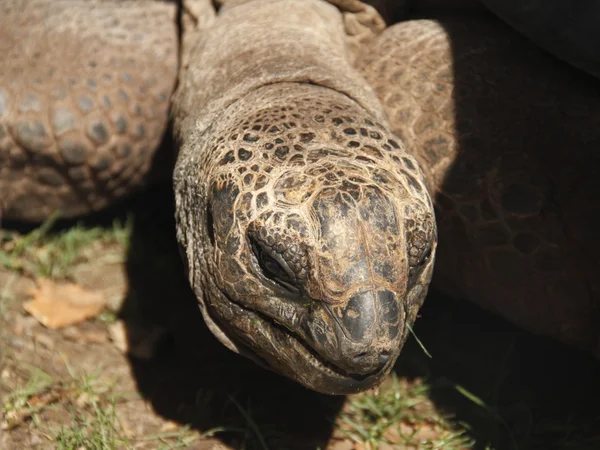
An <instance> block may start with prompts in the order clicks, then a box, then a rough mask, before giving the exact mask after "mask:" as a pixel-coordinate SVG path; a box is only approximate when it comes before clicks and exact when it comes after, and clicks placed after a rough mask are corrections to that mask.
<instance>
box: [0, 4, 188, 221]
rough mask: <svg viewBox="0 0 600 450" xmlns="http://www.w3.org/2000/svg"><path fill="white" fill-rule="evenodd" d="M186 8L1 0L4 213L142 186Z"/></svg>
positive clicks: (79, 206)
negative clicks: (180, 11) (179, 16)
mask: <svg viewBox="0 0 600 450" xmlns="http://www.w3.org/2000/svg"><path fill="white" fill-rule="evenodd" d="M175 12H176V11H175V5H172V4H167V3H163V2H151V1H145V2H143V3H142V2H139V1H128V2H119V1H108V0H103V1H98V0H96V1H94V0H92V1H72V0H55V1H47V0H37V1H36V0H10V1H3V2H0V54H1V55H2V65H1V66H0V218H1V217H4V218H13V219H19V220H43V219H44V218H45V217H48V216H49V215H50V214H51V213H53V212H54V211H56V210H60V211H61V213H62V215H63V217H68V216H76V215H82V214H86V213H89V212H91V211H96V210H98V209H101V208H103V207H105V206H107V205H109V204H111V203H113V202H115V200H118V199H119V198H122V197H124V196H126V195H129V194H131V193H132V192H134V191H135V190H137V189H139V188H140V187H141V186H143V184H144V182H145V180H146V177H147V175H148V172H149V170H150V167H151V163H152V159H153V155H154V154H155V152H156V150H157V148H158V145H159V143H160V141H161V139H162V136H163V133H164V130H165V128H166V125H167V120H166V118H167V113H168V107H169V98H170V94H171V91H172V89H173V85H174V83H175V77H176V75H177V29H176V24H175Z"/></svg>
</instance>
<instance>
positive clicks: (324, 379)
mask: <svg viewBox="0 0 600 450" xmlns="http://www.w3.org/2000/svg"><path fill="white" fill-rule="evenodd" d="M221 292H222V293H223V296H224V297H225V298H226V299H227V300H228V301H229V302H231V303H233V304H235V305H236V307H238V308H240V310H241V313H242V314H245V315H247V316H249V317H250V319H251V322H252V323H254V324H255V326H260V327H265V328H267V329H268V330H269V331H270V333H269V334H270V336H271V338H272V339H273V341H274V342H271V343H270V344H271V345H270V347H271V348H274V347H277V348H280V349H286V350H294V351H295V352H296V354H297V355H298V356H299V357H300V359H302V360H303V361H302V364H300V365H299V367H298V368H294V367H293V366H292V365H290V364H286V361H289V360H290V359H288V358H275V357H273V356H271V355H269V354H268V352H267V351H264V352H260V351H257V350H256V348H255V347H252V346H251V345H248V341H247V340H246V339H244V338H243V337H242V336H240V335H239V334H238V332H237V330H236V328H237V327H235V326H232V325H231V324H228V323H223V321H221V320H216V322H217V323H218V326H219V328H221V330H222V331H223V332H225V334H226V335H227V337H228V338H229V339H231V340H232V341H233V342H234V343H235V344H236V346H237V347H238V348H239V350H240V354H241V355H243V356H245V357H247V358H249V359H252V360H253V361H254V362H256V363H257V364H258V365H260V366H262V367H264V368H266V369H269V370H272V371H274V372H277V373H280V374H283V375H286V376H288V377H290V378H292V379H294V380H296V381H298V382H299V383H301V384H303V385H305V386H306V387H308V388H310V389H313V390H316V391H319V392H322V393H326V394H348V393H353V392H359V391H363V390H366V389H369V388H371V387H373V386H375V385H377V384H378V383H379V382H380V381H381V380H382V379H383V377H384V376H385V375H387V373H388V372H389V371H390V370H391V367H392V366H393V364H394V359H392V360H390V362H389V363H388V364H385V365H384V366H382V367H380V368H379V369H377V370H374V371H372V372H369V373H366V374H353V373H349V372H347V371H345V370H343V369H342V368H340V367H338V366H337V365H335V364H333V363H332V362H330V361H329V360H327V359H326V358H324V357H323V356H322V355H321V354H319V353H318V352H317V351H316V350H315V349H314V348H312V346H311V345H310V344H309V343H308V342H307V341H306V340H305V339H302V338H301V337H300V336H299V335H298V334H297V333H295V332H294V331H292V330H290V329H288V328H286V327H284V326H283V325H280V324H279V323H277V322H276V321H275V320H274V319H272V318H271V317H269V316H267V315H265V314H263V313H261V312H260V311H257V310H255V309H251V308H248V307H245V306H242V305H240V304H239V303H238V302H236V301H235V300H233V299H232V298H231V297H230V296H229V295H227V293H225V292H223V291H221ZM212 319H213V320H214V319H216V318H214V317H212ZM298 359H299V358H295V359H293V361H295V362H298ZM305 369H309V370H310V371H311V372H312V373H306V374H304V373H301V371H302V370H305ZM309 379H310V380H311V381H309ZM317 379H318V380H317Z"/></svg>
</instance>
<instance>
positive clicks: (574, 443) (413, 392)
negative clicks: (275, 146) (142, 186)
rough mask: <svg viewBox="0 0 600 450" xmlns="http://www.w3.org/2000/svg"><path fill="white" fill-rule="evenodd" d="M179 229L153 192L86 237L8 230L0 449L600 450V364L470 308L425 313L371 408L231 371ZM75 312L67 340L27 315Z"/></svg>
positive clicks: (369, 401)
mask: <svg viewBox="0 0 600 450" xmlns="http://www.w3.org/2000/svg"><path fill="white" fill-rule="evenodd" d="M172 217H173V214H172V201H171V195H170V190H169V188H168V187H161V186H159V187H156V188H154V189H151V190H150V191H149V192H147V193H145V194H143V195H140V196H138V197H136V198H135V199H134V200H132V201H129V202H127V203H126V204H125V205H121V206H120V207H118V208H115V209H113V210H111V211H108V212H105V213H103V214H101V215H98V216H96V217H91V218H89V219H86V221H85V223H74V222H63V223H61V222H52V221H50V222H48V223H46V224H45V226H43V227H42V228H36V229H32V228H30V229H24V228H23V227H22V226H16V225H15V224H5V228H4V229H0V315H1V319H0V320H2V330H3V334H2V339H3V345H2V348H3V357H2V358H3V364H2V371H1V374H0V376H1V378H0V380H1V394H2V405H3V410H4V411H3V417H2V420H1V427H2V430H1V431H0V433H2V434H0V447H1V448H6V449H15V450H18V449H47V448H48V449H50V448H57V449H74V450H79V449H117V448H119V449H121V448H123V449H171V448H173V449H175V448H181V449H196V450H200V449H206V450H208V449H213V450H222V449H248V450H251V449H260V450H265V449H275V450H281V449H322V450H326V449H327V450H353V449H356V450H358V449H361V450H363V449H364V450H367V449H376V448H378V449H380V450H389V449H450V450H452V449H471V448H477V449H488V448H489V449H492V448H493V449H551V448H556V449H558V448H561V449H562V448H570V449H597V448H600V412H599V408H598V405H597V403H598V399H600V395H599V394H600V384H599V383H598V380H599V379H600V365H599V364H598V362H597V361H595V360H594V359H592V358H591V357H588V356H587V355H583V354H580V353H578V352H576V351H573V350H571V349H567V348H565V347H563V346H561V345H559V344H557V343H554V342H550V341H547V340H545V339H541V338H535V337H533V336H530V335H528V334H527V333H525V332H522V331H520V330H517V329H516V328H514V327H512V326H511V325H509V324H508V323H506V322H505V321H503V320H501V319H499V318H496V317H494V316H492V315H490V314H487V313H485V312H483V311H481V310H479V309H477V308H476V307H475V306H472V305H470V304H469V303H468V302H466V301H463V300H460V299H449V298H447V297H444V296H442V295H439V294H435V293H433V294H431V295H430V296H429V298H428V300H427V302H426V305H425V307H424V308H423V309H422V311H421V317H420V318H419V319H418V321H417V324H416V326H415V329H414V335H413V336H412V337H411V339H410V341H409V342H408V343H407V345H406V347H405V349H404V351H403V353H402V355H401V357H400V359H399V360H398V363H397V365H396V368H395V371H394V373H393V374H392V376H391V377H390V379H389V380H388V381H386V382H385V383H384V385H383V386H382V387H381V388H380V389H379V390H377V391H371V392H367V393H364V394H360V395H355V396H350V397H347V398H344V397H331V396H325V395H319V394H316V393H313V392H310V391H307V390H306V389H304V388H302V387H301V386H299V385H297V384H294V383H292V382H290V381H288V380H286V379H284V378H282V377H280V376H278V375H276V374H273V373H270V372H268V371H266V370H263V369H261V368H259V367H258V366H256V365H255V364H253V363H252V362H250V361H247V360H246V359H244V358H242V357H240V356H238V355H235V354H233V353H232V352H230V351H228V350H227V349H225V348H224V347H223V346H222V345H221V344H220V343H219V342H217V340H216V339H215V338H214V337H212V335H211V334H210V333H209V332H208V330H207V329H206V327H205V325H204V323H203V321H202V318H201V317H200V313H199V311H198V308H197V306H196V303H195V300H194V297H193V295H192V294H191V292H190V290H189V288H188V286H187V283H186V280H185V279H184V277H183V269H182V267H181V264H180V262H179V259H178V252H177V247H176V244H175V239H174V231H173V230H174V225H173V220H172ZM15 227H16V228H15ZM57 289H58V290H59V291H57ZM65 289H66V290H65ZM69 295H71V296H73V297H74V298H76V299H78V300H79V301H82V299H90V302H91V303H90V304H92V303H93V302H92V300H93V299H98V298H100V299H103V301H104V303H103V304H105V305H106V309H104V310H103V312H101V313H98V312H97V311H95V312H94V313H92V314H90V315H91V316H92V317H91V318H90V319H89V320H87V321H83V322H79V323H76V324H74V325H71V326H66V327H63V328H59V329H50V328H48V327H46V326H44V325H43V324H42V323H40V321H39V315H37V316H36V315H35V314H34V315H33V316H32V315H30V314H29V313H28V312H27V311H30V312H32V311H33V310H32V308H33V306H32V303H30V302H31V301H32V299H33V300H35V301H37V302H38V303H34V306H35V305H36V304H37V305H38V306H37V308H38V309H39V308H40V306H39V305H40V304H42V303H43V302H44V301H46V302H47V303H46V305H50V310H49V311H48V315H49V316H52V312H53V311H52V309H53V308H55V305H56V303H55V301H56V300H57V299H58V300H60V299H61V298H63V297H68V296H69ZM40 302H42V303H40ZM88 306H89V305H88ZM36 317H38V318H36ZM46 325H49V324H48V323H46ZM417 337H418V338H417Z"/></svg>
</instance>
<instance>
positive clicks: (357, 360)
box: [352, 352, 368, 364]
mask: <svg viewBox="0 0 600 450" xmlns="http://www.w3.org/2000/svg"><path fill="white" fill-rule="evenodd" d="M367 355H368V353H367V352H362V353H359V354H358V355H356V356H355V357H354V358H352V362H353V363H354V364H360V363H361V362H363V360H364V359H365V356H367Z"/></svg>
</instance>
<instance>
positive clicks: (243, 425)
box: [122, 186, 343, 449]
mask: <svg viewBox="0 0 600 450" xmlns="http://www.w3.org/2000/svg"><path fill="white" fill-rule="evenodd" d="M137 206H138V207H136V208H135V211H136V212H135V221H134V228H133V232H132V236H131V241H130V248H129V255H128V261H127V272H128V276H129V294H128V297H127V301H126V302H125V304H124V305H123V310H122V315H123V316H124V317H125V318H127V317H131V318H132V319H133V320H134V321H139V320H140V318H141V319H142V320H143V321H144V322H145V323H146V324H151V325H152V326H156V325H158V326H161V327H163V328H164V329H166V330H167V339H166V340H165V341H164V342H163V343H162V348H160V349H159V351H158V353H157V355H156V357H155V358H154V359H152V360H150V361H142V360H137V359H134V358H131V359H130V363H131V367H132V370H133V372H134V376H135V378H136V380H137V383H138V388H139V390H140V392H141V393H142V395H144V396H145V397H146V398H147V399H148V400H150V402H151V404H152V406H153V408H154V409H155V411H156V412H157V413H158V414H160V415H161V416H163V417H166V418H168V419H171V420H174V421H176V422H179V423H183V424H187V425H190V426H191V427H193V428H195V429H198V430H199V431H201V432H204V433H206V432H209V433H210V432H211V431H213V430H217V431H218V432H219V433H218V437H219V438H220V439H221V440H222V441H223V442H225V443H226V444H228V445H230V446H231V447H233V448H248V449H252V448H263V446H262V442H261V440H263V439H264V440H265V441H266V442H267V443H268V445H269V448H272V449H285V448H289V449H308V448H311V449H316V448H319V447H321V448H324V447H325V444H326V443H327V441H328V440H329V438H330V436H331V434H332V422H333V419H334V418H335V416H336V414H337V413H338V411H339V410H340V408H341V406H342V403H343V398H340V397H330V396H325V395H320V394H317V393H314V392H312V391H308V390H307V389H304V388H303V387H301V386H299V385H298V384H295V383H292V382H291V381H288V380H287V379H284V378H283V377H280V376H277V375H275V374H273V373H271V372H269V371H266V370H264V369H262V368H260V367H258V366H257V365H256V364H254V363H253V362H251V361H249V360H247V359H245V358H243V357H241V356H238V355H236V354H234V353H233V352H231V351H229V350H227V349H226V348H225V347H224V346H223V345H222V344H221V343H220V342H218V341H217V340H216V338H214V337H213V335H212V334H211V333H210V331H209V330H208V328H207V327H206V326H205V324H204V321H203V319H202V316H201V314H200V310H199V309H198V306H197V303H196V299H195V297H194V295H193V293H192V291H191V289H190V288H189V286H188V283H187V280H186V279H185V276H184V269H183V265H182V263H181V260H180V256H179V253H178V249H177V245H176V240H175V231H174V230H175V224H174V219H173V203H172V196H171V190H170V188H169V187H166V186H165V187H164V188H155V189H154V190H153V191H152V192H150V193H147V194H144V195H143V196H142V197H140V199H139V200H138V205H137Z"/></svg>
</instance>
